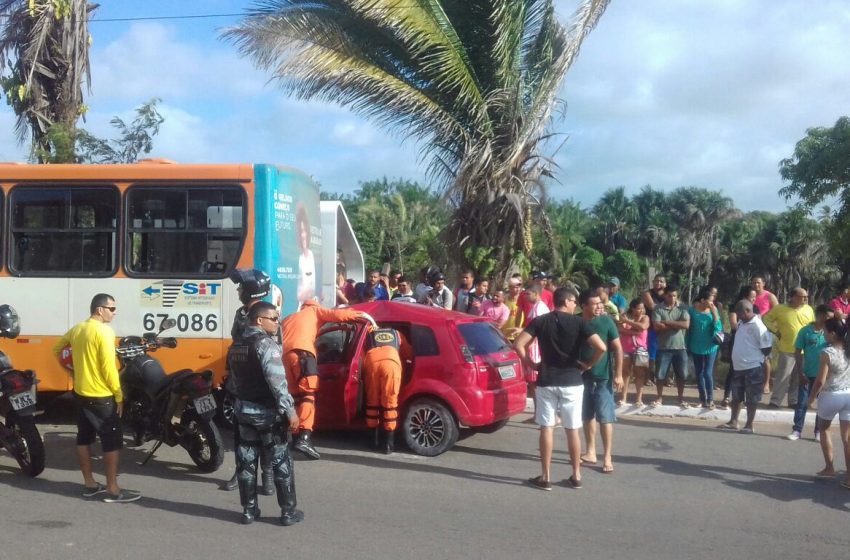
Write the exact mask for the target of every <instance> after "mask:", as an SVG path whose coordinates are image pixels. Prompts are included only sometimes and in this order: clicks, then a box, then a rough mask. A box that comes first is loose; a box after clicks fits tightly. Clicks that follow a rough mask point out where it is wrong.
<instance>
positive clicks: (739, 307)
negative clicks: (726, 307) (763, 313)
mask: <svg viewBox="0 0 850 560" xmlns="http://www.w3.org/2000/svg"><path fill="white" fill-rule="evenodd" d="M752 312H753V303H752V302H751V301H750V300H748V299H742V300H741V301H739V302H738V303H736V304H735V314H736V315H743V314H744V313H752Z"/></svg>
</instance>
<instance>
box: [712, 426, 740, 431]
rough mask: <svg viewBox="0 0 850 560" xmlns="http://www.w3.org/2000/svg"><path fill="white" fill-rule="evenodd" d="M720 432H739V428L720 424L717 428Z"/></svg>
mask: <svg viewBox="0 0 850 560" xmlns="http://www.w3.org/2000/svg"><path fill="white" fill-rule="evenodd" d="M717 429H718V430H729V431H730V432H737V431H738V426H732V425H731V424H720V425H719V426H717Z"/></svg>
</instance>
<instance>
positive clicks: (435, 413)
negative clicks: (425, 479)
mask: <svg viewBox="0 0 850 560" xmlns="http://www.w3.org/2000/svg"><path fill="white" fill-rule="evenodd" d="M402 429H403V430H404V441H405V443H407V446H408V447H409V448H410V450H411V451H413V452H414V453H416V454H417V455H424V456H426V457H435V456H437V455H439V454H441V453H444V452H446V451H448V450H449V449H451V448H452V446H453V445H454V444H455V442H457V438H458V425H457V421H456V420H455V418H454V416H453V415H452V413H451V411H450V410H449V409H448V408H446V405H444V404H443V403H441V402H439V401H437V400H435V399H431V398H427V397H426V398H420V399H416V400H415V401H413V402H412V403H410V404H409V405H408V406H407V413H406V414H405V415H404V422H403V423H402Z"/></svg>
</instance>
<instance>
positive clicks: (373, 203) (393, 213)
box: [322, 177, 449, 274]
mask: <svg viewBox="0 0 850 560" xmlns="http://www.w3.org/2000/svg"><path fill="white" fill-rule="evenodd" d="M322 198H323V199H325V200H341V201H342V203H343V205H344V206H345V211H346V213H347V214H348V216H349V219H351V223H352V227H354V230H355V231H356V232H357V239H358V241H359V243H360V247H361V249H362V250H363V253H364V258H365V260H366V267H367V269H375V270H379V269H380V268H381V266H382V264H383V263H384V262H389V263H391V264H392V265H393V267H394V268H395V269H396V270H399V271H401V272H403V273H405V274H411V273H413V274H415V273H416V272H417V271H418V270H419V269H420V268H421V267H423V266H428V265H430V264H437V265H439V266H442V267H445V266H446V265H448V264H449V263H448V260H447V258H446V252H445V250H444V248H443V246H442V243H441V241H440V238H439V236H440V232H441V231H442V230H443V228H445V226H446V223H447V221H448V213H447V210H446V208H445V205H444V204H443V203H442V202H441V200H440V198H439V197H438V196H437V195H436V194H434V193H433V192H431V191H430V190H429V189H428V188H427V187H424V186H422V185H420V184H418V183H415V182H412V181H407V180H402V179H398V180H388V179H387V178H386V177H384V178H383V179H379V180H374V181H367V182H365V183H362V184H361V185H360V188H359V189H357V190H355V191H354V194H352V195H344V194H343V195H340V194H336V193H322Z"/></svg>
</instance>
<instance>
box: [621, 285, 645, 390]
mask: <svg viewBox="0 0 850 560" xmlns="http://www.w3.org/2000/svg"><path fill="white" fill-rule="evenodd" d="M617 328H618V330H619V331H620V344H621V345H622V346H623V392H622V393H621V394H620V398H619V399H618V400H617V406H622V405H624V404H626V395H627V393H628V390H629V380H630V379H631V377H632V376H633V375H634V378H635V406H637V407H640V406H643V384H644V381H645V380H646V374H647V371H648V370H649V352H648V351H647V346H646V339H647V334H648V330H649V316H648V315H647V314H646V308H645V307H644V305H643V301H642V300H641V298H635V299H633V300H632V301H631V303H630V304H629V309H628V310H627V311H626V312H625V313H623V314H622V315H621V316H620V321H619V323H617Z"/></svg>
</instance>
